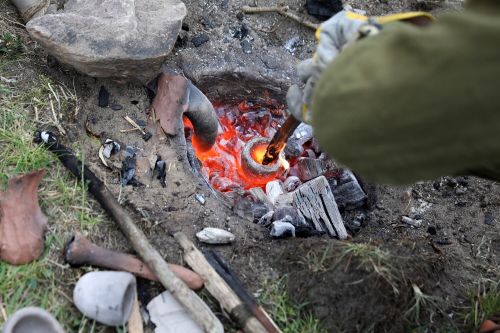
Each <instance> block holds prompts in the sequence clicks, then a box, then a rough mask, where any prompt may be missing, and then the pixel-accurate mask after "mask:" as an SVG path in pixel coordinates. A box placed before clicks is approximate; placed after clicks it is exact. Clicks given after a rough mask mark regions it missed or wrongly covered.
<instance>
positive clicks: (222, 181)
mask: <svg viewBox="0 0 500 333" xmlns="http://www.w3.org/2000/svg"><path fill="white" fill-rule="evenodd" d="M212 186H213V187H214V188H215V189H217V190H219V191H220V192H228V191H235V190H237V189H241V185H239V184H238V183H236V182H234V181H232V180H231V179H229V178H227V177H217V178H214V179H213V181H212Z"/></svg>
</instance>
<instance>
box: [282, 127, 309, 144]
mask: <svg viewBox="0 0 500 333" xmlns="http://www.w3.org/2000/svg"><path fill="white" fill-rule="evenodd" d="M313 135H314V134H313V128H312V127H311V126H310V125H307V124H304V123H301V124H300V125H299V127H297V129H296V130H295V132H293V134H292V136H291V137H290V138H289V139H288V141H287V145H289V144H290V143H291V141H295V142H296V143H297V144H299V145H300V146H302V145H303V144H304V143H306V142H307V141H309V140H311V139H312V138H313Z"/></svg>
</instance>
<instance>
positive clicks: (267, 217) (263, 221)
mask: <svg viewBox="0 0 500 333" xmlns="http://www.w3.org/2000/svg"><path fill="white" fill-rule="evenodd" d="M273 215H274V210H271V211H269V212H267V213H266V214H264V215H262V217H261V218H260V219H259V222H257V224H258V225H262V226H264V227H266V228H268V227H269V226H271V223H272V222H273V219H272V218H273Z"/></svg>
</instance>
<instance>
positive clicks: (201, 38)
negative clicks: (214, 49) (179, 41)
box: [191, 34, 210, 47]
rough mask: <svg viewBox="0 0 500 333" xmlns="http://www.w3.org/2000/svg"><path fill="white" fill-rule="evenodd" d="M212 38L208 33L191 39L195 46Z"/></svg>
mask: <svg viewBox="0 0 500 333" xmlns="http://www.w3.org/2000/svg"><path fill="white" fill-rule="evenodd" d="M209 40H210V37H208V35H207V34H201V35H199V36H196V37H194V38H193V39H192V40H191V41H192V42H193V45H194V46H195V47H200V46H202V45H203V44H205V43H206V42H208V41H209Z"/></svg>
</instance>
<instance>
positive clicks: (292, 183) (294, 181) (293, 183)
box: [283, 176, 302, 192]
mask: <svg viewBox="0 0 500 333" xmlns="http://www.w3.org/2000/svg"><path fill="white" fill-rule="evenodd" d="M300 184H302V182H301V181H300V178H299V177H297V176H290V177H288V178H287V179H286V180H285V183H284V184H283V185H284V187H285V190H286V191H287V192H292V191H295V189H296V188H297V187H299V186H300Z"/></svg>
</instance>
